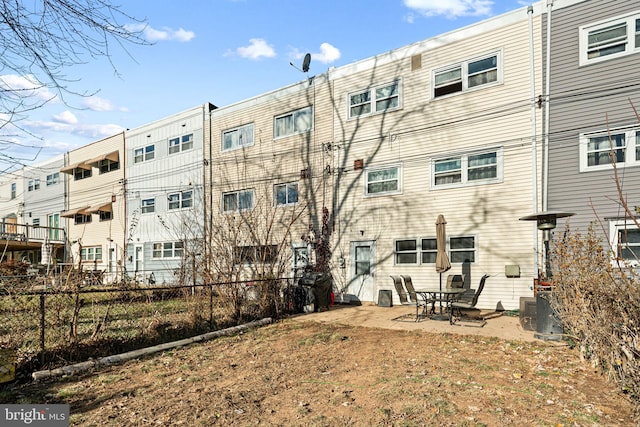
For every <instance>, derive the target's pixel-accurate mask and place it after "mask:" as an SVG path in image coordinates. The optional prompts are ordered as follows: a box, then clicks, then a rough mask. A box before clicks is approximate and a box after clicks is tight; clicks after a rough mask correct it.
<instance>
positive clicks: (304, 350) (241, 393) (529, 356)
mask: <svg viewBox="0 0 640 427" xmlns="http://www.w3.org/2000/svg"><path fill="white" fill-rule="evenodd" d="M0 400H2V401H4V403H68V404H69V405H70V407H71V413H72V416H71V425H80V426H147V425H166V426H175V425H185V426H197V425H202V426H210V425H221V426H229V425H241V426H248V425H282V426H295V425H300V426H302V425H304V426H340V425H344V426H374V425H376V426H378V425H401V426H421V425H438V426H448V425H452V426H454V425H455V426H483V425H487V426H501V425H527V426H589V425H606V426H618V425H619V426H630V425H636V424H637V421H636V419H635V418H634V413H633V411H634V406H633V405H632V403H631V402H630V401H629V400H628V399H627V398H626V396H625V395H623V394H622V393H620V392H619V391H618V390H617V389H616V386H615V385H614V384H613V383H610V382H608V381H607V380H606V379H605V378H603V377H601V376H600V375H599V374H598V373H597V372H595V370H594V369H592V368H591V367H590V366H589V365H588V364H585V363H583V362H581V361H580V359H579V357H578V354H577V352H576V351H575V350H572V349H570V348H568V347H566V346H551V345H548V344H547V343H545V342H542V341H539V342H524V341H505V340H501V339H498V338H491V337H482V336H462V335H454V334H448V333H444V334H443V333H440V334H434V333H429V332H424V331H391V330H385V329H377V328H365V327H357V326H344V325H335V324H322V323H317V322H313V321H303V322H300V321H293V320H286V321H284V322H280V323H277V324H273V325H269V326H265V327H262V328H259V329H256V330H252V331H250V332H246V333H244V334H241V335H238V336H233V337H224V338H219V339H216V340H214V341H210V342H206V343H200V344H195V345H192V346H190V347H187V348H178V349H175V350H172V351H168V352H165V353H162V354H157V355H155V356H152V357H148V358H146V359H143V360H135V361H130V362H128V363H125V364H123V365H119V366H112V367H109V368H103V369H101V370H99V371H96V372H92V373H90V374H85V375H83V376H80V377H69V378H65V379H62V380H59V381H56V382H45V383H41V384H30V385H27V386H23V387H21V388H18V389H15V390H13V391H4V392H0Z"/></svg>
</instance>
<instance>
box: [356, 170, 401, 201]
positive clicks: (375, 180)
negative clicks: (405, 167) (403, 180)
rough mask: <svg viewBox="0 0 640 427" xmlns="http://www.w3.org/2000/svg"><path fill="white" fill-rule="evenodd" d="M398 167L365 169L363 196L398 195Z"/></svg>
mask: <svg viewBox="0 0 640 427" xmlns="http://www.w3.org/2000/svg"><path fill="white" fill-rule="evenodd" d="M400 191H401V188H400V167H399V166H390V167H385V168H376V169H367V171H366V172H365V189H364V193H365V195H368V196H371V195H384V194H394V193H399V192H400Z"/></svg>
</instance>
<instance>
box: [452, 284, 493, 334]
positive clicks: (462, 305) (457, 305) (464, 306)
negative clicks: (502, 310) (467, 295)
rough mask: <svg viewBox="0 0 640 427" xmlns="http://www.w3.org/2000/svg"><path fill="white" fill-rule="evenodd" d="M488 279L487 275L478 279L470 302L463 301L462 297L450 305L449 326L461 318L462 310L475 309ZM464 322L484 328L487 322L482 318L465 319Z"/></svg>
mask: <svg viewBox="0 0 640 427" xmlns="http://www.w3.org/2000/svg"><path fill="white" fill-rule="evenodd" d="M489 277H490V276H489V275H488V274H485V275H484V276H482V278H481V279H480V284H479V285H478V289H476V292H475V293H474V294H473V296H472V297H471V299H470V300H465V299H464V297H463V298H462V299H459V300H457V301H454V302H452V303H451V324H453V323H455V321H456V319H461V318H462V310H471V309H473V308H475V307H476V304H478V298H479V297H480V294H481V293H482V291H483V289H484V284H485V282H486V281H487V279H488V278H489ZM456 314H457V316H456ZM465 321H470V322H474V323H481V326H484V325H486V324H487V321H486V320H484V319H483V318H481V319H476V318H467V319H465Z"/></svg>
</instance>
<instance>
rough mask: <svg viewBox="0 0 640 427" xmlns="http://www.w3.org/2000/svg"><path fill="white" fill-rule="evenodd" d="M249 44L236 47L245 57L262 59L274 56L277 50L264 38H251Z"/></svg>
mask: <svg viewBox="0 0 640 427" xmlns="http://www.w3.org/2000/svg"><path fill="white" fill-rule="evenodd" d="M249 43H250V44H249V46H243V47H239V48H238V49H236V53H237V54H238V55H240V56H241V57H243V58H249V59H260V58H262V57H265V58H273V57H274V56H276V51H275V50H274V49H273V47H272V46H270V45H269V44H268V43H267V41H266V40H264V39H249Z"/></svg>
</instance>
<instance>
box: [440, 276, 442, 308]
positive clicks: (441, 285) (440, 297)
mask: <svg viewBox="0 0 640 427" xmlns="http://www.w3.org/2000/svg"><path fill="white" fill-rule="evenodd" d="M440 292H441V293H440V317H442V273H440Z"/></svg>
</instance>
